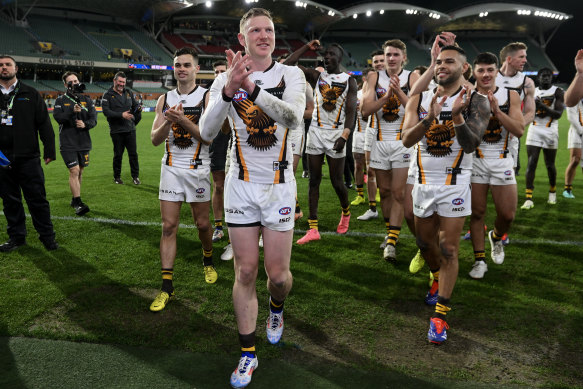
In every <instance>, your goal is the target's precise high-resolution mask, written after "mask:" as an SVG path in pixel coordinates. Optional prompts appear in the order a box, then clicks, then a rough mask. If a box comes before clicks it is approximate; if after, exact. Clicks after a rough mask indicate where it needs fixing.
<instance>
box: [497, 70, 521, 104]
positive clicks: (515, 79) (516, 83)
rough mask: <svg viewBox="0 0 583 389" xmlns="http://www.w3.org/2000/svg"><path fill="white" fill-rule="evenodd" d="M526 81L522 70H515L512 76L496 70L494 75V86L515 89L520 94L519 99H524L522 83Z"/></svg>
mask: <svg viewBox="0 0 583 389" xmlns="http://www.w3.org/2000/svg"><path fill="white" fill-rule="evenodd" d="M525 83H526V75H525V74H524V73H522V72H516V74H515V75H514V76H512V77H509V76H505V75H503V74H502V73H501V72H498V75H497V76H496V86H498V87H504V88H506V89H511V90H515V91H516V92H518V96H520V101H524V97H525V96H526V94H525V93H524V84H525Z"/></svg>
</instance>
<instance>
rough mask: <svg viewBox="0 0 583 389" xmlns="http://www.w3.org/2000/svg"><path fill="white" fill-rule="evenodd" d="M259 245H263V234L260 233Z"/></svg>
mask: <svg viewBox="0 0 583 389" xmlns="http://www.w3.org/2000/svg"><path fill="white" fill-rule="evenodd" d="M259 247H263V234H261V235H259Z"/></svg>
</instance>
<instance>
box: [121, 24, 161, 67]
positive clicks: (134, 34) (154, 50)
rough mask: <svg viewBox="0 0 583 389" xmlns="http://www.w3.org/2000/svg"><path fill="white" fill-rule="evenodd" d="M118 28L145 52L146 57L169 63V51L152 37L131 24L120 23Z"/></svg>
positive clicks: (157, 61)
mask: <svg viewBox="0 0 583 389" xmlns="http://www.w3.org/2000/svg"><path fill="white" fill-rule="evenodd" d="M118 28H119V29H120V30H121V31H123V32H124V33H126V34H127V35H128V36H129V38H130V39H132V40H133V41H134V42H135V43H136V44H137V45H139V46H140V48H141V49H142V50H144V51H145V52H146V54H147V55H148V57H151V58H153V59H154V60H153V61H152V62H154V63H158V64H171V63H172V57H171V56H170V54H169V53H167V52H166V51H164V49H163V48H162V47H161V46H160V45H159V44H158V43H157V42H156V41H154V40H153V39H151V38H150V37H148V36H147V35H146V34H145V33H144V32H142V31H140V30H137V29H135V28H133V27H131V26H124V25H120V26H118Z"/></svg>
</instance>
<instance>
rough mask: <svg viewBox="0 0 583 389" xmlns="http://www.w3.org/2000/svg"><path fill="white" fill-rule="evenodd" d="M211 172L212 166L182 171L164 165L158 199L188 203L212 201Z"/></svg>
mask: <svg viewBox="0 0 583 389" xmlns="http://www.w3.org/2000/svg"><path fill="white" fill-rule="evenodd" d="M210 172H211V169H210V166H199V167H198V169H181V168H177V167H172V166H168V165H162V169H161V172H160V191H159V194H158V199H160V200H164V201H174V202H183V201H185V202H187V203H204V202H206V201H211V179H210Z"/></svg>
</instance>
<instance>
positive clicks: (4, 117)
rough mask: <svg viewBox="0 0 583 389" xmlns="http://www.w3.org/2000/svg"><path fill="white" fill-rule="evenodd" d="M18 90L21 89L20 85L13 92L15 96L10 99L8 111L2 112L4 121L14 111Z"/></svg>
mask: <svg viewBox="0 0 583 389" xmlns="http://www.w3.org/2000/svg"><path fill="white" fill-rule="evenodd" d="M18 89H20V85H19V86H17V87H16V88H15V89H14V91H13V92H12V93H14V94H13V95H12V98H10V102H9V103H8V106H7V107H6V109H5V110H4V109H3V110H2V119H6V118H7V117H8V116H10V111H12V105H13V104H14V98H15V97H16V95H17V94H18Z"/></svg>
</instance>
